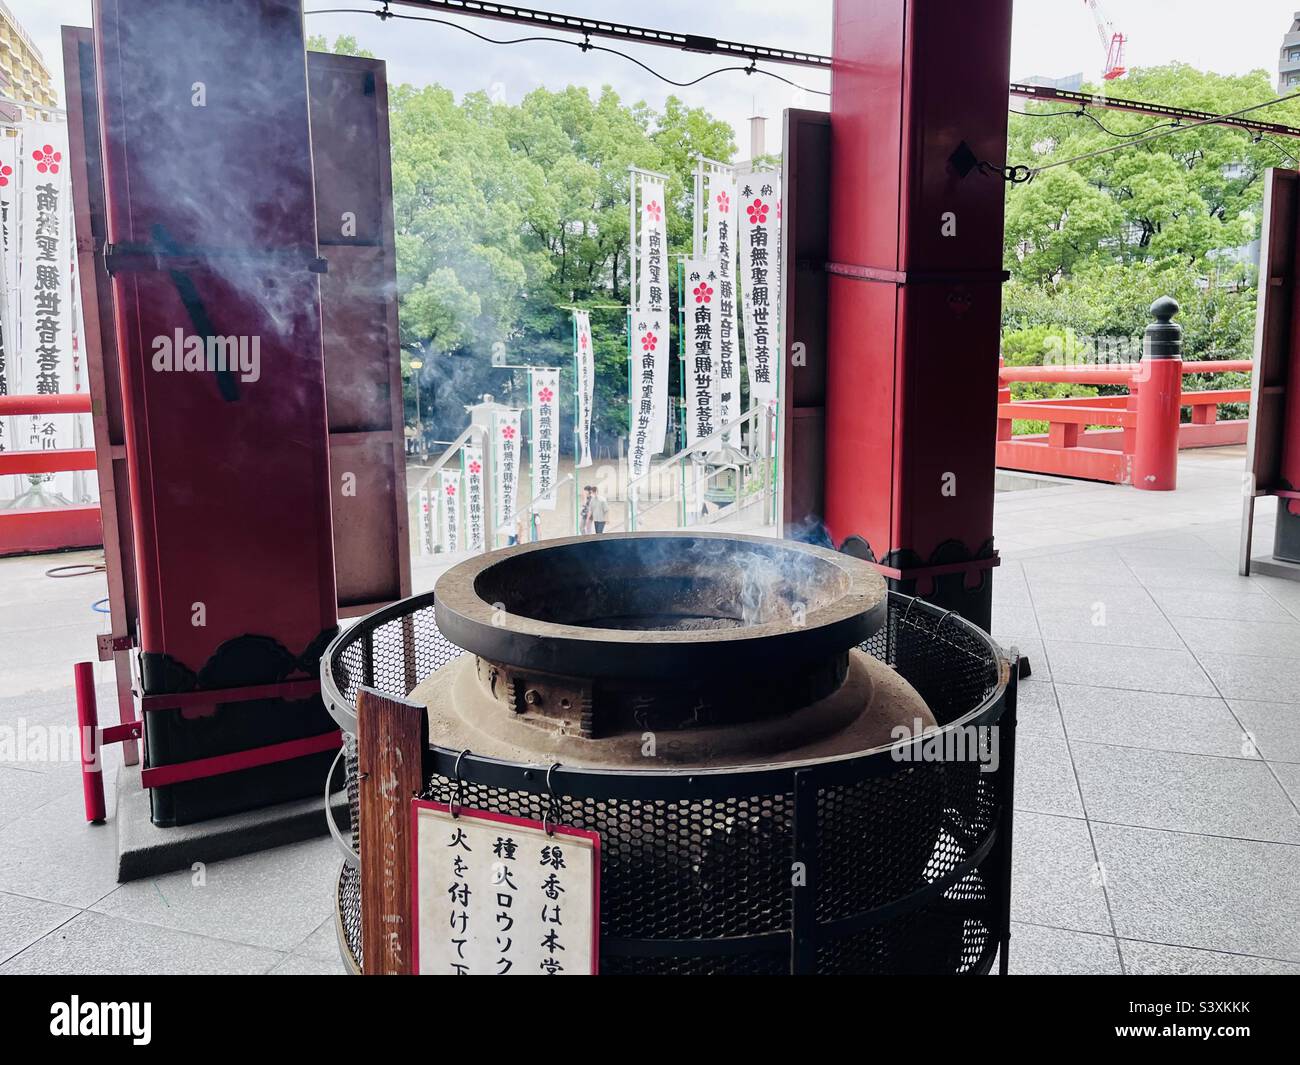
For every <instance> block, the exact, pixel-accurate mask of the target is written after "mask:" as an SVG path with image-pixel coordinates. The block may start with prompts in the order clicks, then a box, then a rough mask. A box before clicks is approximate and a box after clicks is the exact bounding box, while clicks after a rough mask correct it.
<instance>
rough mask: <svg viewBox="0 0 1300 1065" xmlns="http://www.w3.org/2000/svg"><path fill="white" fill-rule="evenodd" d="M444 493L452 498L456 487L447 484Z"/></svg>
mask: <svg viewBox="0 0 1300 1065" xmlns="http://www.w3.org/2000/svg"><path fill="white" fill-rule="evenodd" d="M445 491H446V493H447V494H448V495H449V496H454V495H455V494H456V486H455V485H454V484H449V485H447V487H446V489H445Z"/></svg>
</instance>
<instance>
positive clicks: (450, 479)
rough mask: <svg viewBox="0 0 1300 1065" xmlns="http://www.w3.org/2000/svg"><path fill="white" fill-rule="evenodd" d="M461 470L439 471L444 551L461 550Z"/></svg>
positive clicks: (440, 537) (441, 529) (439, 496)
mask: <svg viewBox="0 0 1300 1065" xmlns="http://www.w3.org/2000/svg"><path fill="white" fill-rule="evenodd" d="M460 495H461V485H460V470H439V471H438V502H439V504H440V518H439V520H440V523H441V524H440V527H439V529H438V536H439V539H440V540H441V541H442V549H443V550H444V551H449V552H455V551H459V550H460Z"/></svg>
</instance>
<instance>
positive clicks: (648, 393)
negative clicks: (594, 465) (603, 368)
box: [628, 314, 668, 479]
mask: <svg viewBox="0 0 1300 1065" xmlns="http://www.w3.org/2000/svg"><path fill="white" fill-rule="evenodd" d="M667 347H668V316H667V315H659V314H654V315H652V314H638V315H636V317H635V318H633V320H632V358H631V362H630V366H631V378H632V433H631V439H630V440H629V441H628V466H629V469H630V471H631V475H632V478H633V479H635V478H637V477H640V476H641V475H642V474H643V473H645V472H646V470H648V469H649V468H650V459H651V457H652V456H654V455H655V454H657V453H658V452H659V450H660V449H661V448H662V447H663V444H662V442H661V443H660V446H659V447H655V446H654V427H655V425H656V424H658V425H659V427H660V430H661V431H662V429H663V423H664V418H665V414H664V398H666V394H665V396H663V397H661V396H660V394H659V393H660V388H659V384H660V382H661V381H665V382H666V381H667V370H668V367H667V366H666V365H662V364H663V363H664V362H665V360H664V359H663V358H662V356H661V352H662V351H663V350H664V349H666V348H667Z"/></svg>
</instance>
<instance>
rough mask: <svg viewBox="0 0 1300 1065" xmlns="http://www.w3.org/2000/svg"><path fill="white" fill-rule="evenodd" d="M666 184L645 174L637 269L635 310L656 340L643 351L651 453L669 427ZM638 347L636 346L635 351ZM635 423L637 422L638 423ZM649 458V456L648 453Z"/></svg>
mask: <svg viewBox="0 0 1300 1065" xmlns="http://www.w3.org/2000/svg"><path fill="white" fill-rule="evenodd" d="M666 210H667V208H666V206H665V202H664V183H663V182H662V181H661V180H659V179H658V178H651V177H646V176H644V175H643V176H642V177H641V258H640V264H639V266H638V269H637V289H638V291H637V294H636V299H635V300H634V304H635V313H636V314H637V315H640V316H642V317H643V318H644V319H645V321H646V322H647V329H652V330H653V332H654V334H655V340H656V342H655V343H654V344H653V345H652V346H651V347H650V348H649V349H646V348H644V347H642V349H641V350H642V353H643V354H648V355H651V356H653V368H652V380H651V381H650V388H651V392H652V397H651V398H652V407H651V417H650V426H649V438H648V446H649V449H650V452H649V453H650V454H651V455H657V454H658V453H659V452H660V451H662V450H663V449H664V439H665V437H666V436H667V430H668V362H669V359H668V356H669V351H668V344H669V331H668V230H667V225H666V222H665V213H666ZM635 351H636V349H635V348H634V349H633V352H634V353H635ZM634 424H635V422H634ZM647 458H648V456H647Z"/></svg>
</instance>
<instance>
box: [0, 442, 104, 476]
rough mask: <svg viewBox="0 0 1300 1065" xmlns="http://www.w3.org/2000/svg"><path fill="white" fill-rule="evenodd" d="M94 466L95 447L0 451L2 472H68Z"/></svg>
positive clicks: (91, 468)
mask: <svg viewBox="0 0 1300 1065" xmlns="http://www.w3.org/2000/svg"><path fill="white" fill-rule="evenodd" d="M94 468H95V449H94V448H93V447H64V448H51V449H50V450H48V451H5V452H2V453H0V473H68V472H69V471H71V470H93V469H94Z"/></svg>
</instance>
